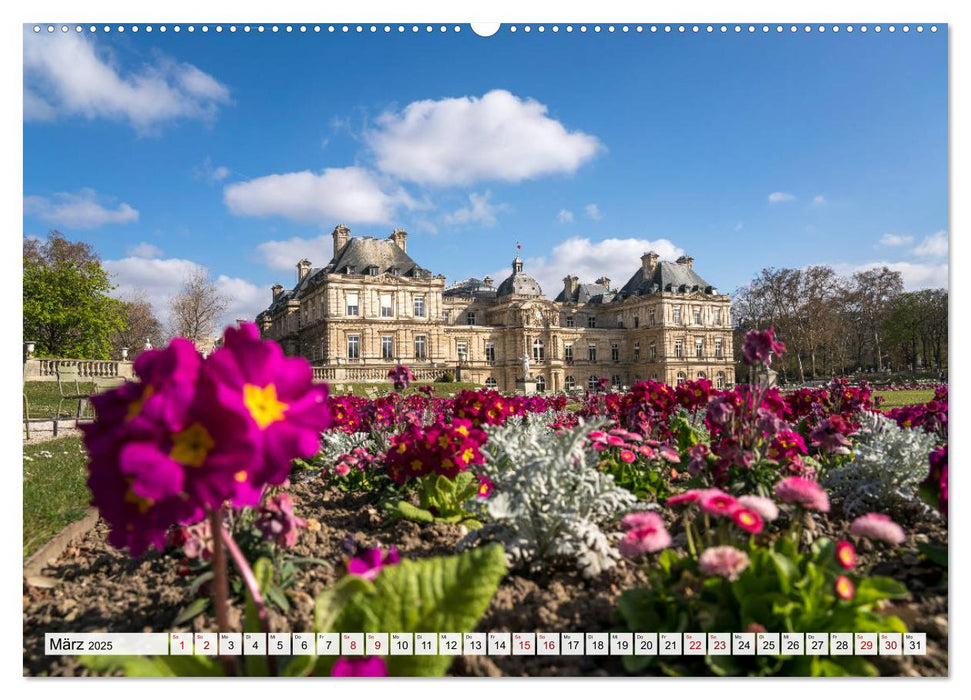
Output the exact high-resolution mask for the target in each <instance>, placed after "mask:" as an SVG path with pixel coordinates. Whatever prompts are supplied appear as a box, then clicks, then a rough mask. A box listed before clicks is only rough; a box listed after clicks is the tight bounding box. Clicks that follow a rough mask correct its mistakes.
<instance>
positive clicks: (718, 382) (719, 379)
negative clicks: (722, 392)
mask: <svg viewBox="0 0 971 700" xmlns="http://www.w3.org/2000/svg"><path fill="white" fill-rule="evenodd" d="M715 388H716V389H724V388H725V373H724V372H719V373H718V374H716V375H715Z"/></svg>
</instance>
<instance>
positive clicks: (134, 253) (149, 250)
mask: <svg viewBox="0 0 971 700" xmlns="http://www.w3.org/2000/svg"><path fill="white" fill-rule="evenodd" d="M125 252H126V253H128V255H129V256H130V257H133V258H160V257H162V249H161V248H159V247H158V246H157V245H153V244H151V243H146V242H144V241H142V242H141V243H139V244H138V245H135V246H130V247H128V248H127V249H126V250H125Z"/></svg>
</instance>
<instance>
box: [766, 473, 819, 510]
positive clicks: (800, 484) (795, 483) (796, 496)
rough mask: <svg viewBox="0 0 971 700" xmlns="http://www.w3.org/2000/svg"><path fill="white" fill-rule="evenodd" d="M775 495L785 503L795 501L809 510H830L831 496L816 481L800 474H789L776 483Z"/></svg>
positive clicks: (794, 502)
mask: <svg viewBox="0 0 971 700" xmlns="http://www.w3.org/2000/svg"><path fill="white" fill-rule="evenodd" d="M775 497H776V498H778V499H779V500H780V501H782V502H783V503H793V504H796V505H799V506H802V507H803V508H806V509H807V510H818V511H820V512H821V513H828V512H829V496H827V495H826V492H825V491H823V489H822V487H821V486H820V485H819V484H817V483H816V482H815V481H810V480H809V479H803V478H802V477H800V476H787V477H786V478H785V479H783V480H782V481H780V482H779V483H777V484H776V485H775Z"/></svg>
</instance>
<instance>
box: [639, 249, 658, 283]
mask: <svg viewBox="0 0 971 700" xmlns="http://www.w3.org/2000/svg"><path fill="white" fill-rule="evenodd" d="M657 259H658V254H657V253H655V252H654V251H653V250H652V251H651V252H650V253H644V255H642V256H641V267H642V268H643V270H644V279H646V280H649V279H651V278H652V277H653V276H654V270H655V269H657Z"/></svg>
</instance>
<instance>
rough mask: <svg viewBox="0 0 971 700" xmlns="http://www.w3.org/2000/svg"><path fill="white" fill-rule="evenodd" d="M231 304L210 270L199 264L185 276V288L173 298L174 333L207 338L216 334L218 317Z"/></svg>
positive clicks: (196, 339) (172, 319)
mask: <svg viewBox="0 0 971 700" xmlns="http://www.w3.org/2000/svg"><path fill="white" fill-rule="evenodd" d="M228 307H229V300H228V299H226V297H225V296H223V294H222V293H221V292H220V291H219V289H218V288H217V287H216V284H215V282H213V280H212V277H210V276H209V271H208V270H206V269H204V268H198V269H197V270H196V271H195V272H192V273H190V274H189V276H188V277H186V279H185V281H184V282H183V284H182V291H180V292H179V294H178V295H177V296H176V297H175V298H174V299H173V300H172V313H171V315H170V318H169V323H170V324H171V331H172V335H173V336H181V337H183V338H188V339H189V340H193V341H200V340H207V339H209V338H211V337H213V336H214V335H215V334H216V327H217V324H218V323H219V317H220V316H222V315H223V313H225V311H226V309H227V308H228Z"/></svg>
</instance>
